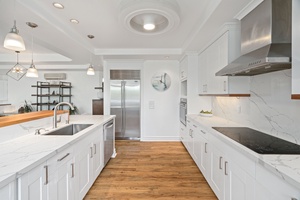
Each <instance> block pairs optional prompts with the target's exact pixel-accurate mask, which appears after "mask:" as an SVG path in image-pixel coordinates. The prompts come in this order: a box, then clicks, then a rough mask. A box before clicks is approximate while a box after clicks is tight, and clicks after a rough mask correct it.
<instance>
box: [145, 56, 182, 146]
mask: <svg viewBox="0 0 300 200" xmlns="http://www.w3.org/2000/svg"><path fill="white" fill-rule="evenodd" d="M157 72H166V73H168V75H170V77H171V86H170V88H169V89H168V90H166V91H164V92H159V91H157V90H155V89H154V88H153V87H152V85H151V78H152V76H153V75H154V74H155V73H157ZM143 79H144V107H143V110H144V119H143V130H142V131H143V135H142V140H159V141H162V140H179V97H180V94H179V88H180V80H179V63H178V61H146V62H145V63H144V66H143ZM150 101H154V104H155V108H154V109H150V108H149V102H150Z"/></svg>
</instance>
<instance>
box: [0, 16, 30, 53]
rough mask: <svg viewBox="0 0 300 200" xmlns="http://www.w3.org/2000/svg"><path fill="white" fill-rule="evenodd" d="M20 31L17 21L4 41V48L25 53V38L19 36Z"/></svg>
mask: <svg viewBox="0 0 300 200" xmlns="http://www.w3.org/2000/svg"><path fill="white" fill-rule="evenodd" d="M18 33H19V31H18V29H17V27H16V21H14V26H13V28H12V29H11V31H10V32H9V33H8V34H7V35H6V37H5V40H4V44H3V46H4V48H6V49H9V50H13V51H25V50H26V48H25V44H24V40H23V38H22V37H21V36H20V35H19V34H18Z"/></svg>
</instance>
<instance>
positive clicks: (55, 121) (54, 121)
mask: <svg viewBox="0 0 300 200" xmlns="http://www.w3.org/2000/svg"><path fill="white" fill-rule="evenodd" d="M60 105H68V106H70V108H71V110H74V107H73V106H72V104H70V103H69V102H60V103H58V104H56V106H55V107H54V114H53V128H57V108H58V107H59V106H60Z"/></svg>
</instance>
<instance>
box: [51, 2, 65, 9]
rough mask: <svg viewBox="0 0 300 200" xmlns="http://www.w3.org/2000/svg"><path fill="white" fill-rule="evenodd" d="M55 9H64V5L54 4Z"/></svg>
mask: <svg viewBox="0 0 300 200" xmlns="http://www.w3.org/2000/svg"><path fill="white" fill-rule="evenodd" d="M52 5H53V6H54V7H55V8H58V9H64V8H65V7H64V5H62V4H61V3H58V2H53V4H52Z"/></svg>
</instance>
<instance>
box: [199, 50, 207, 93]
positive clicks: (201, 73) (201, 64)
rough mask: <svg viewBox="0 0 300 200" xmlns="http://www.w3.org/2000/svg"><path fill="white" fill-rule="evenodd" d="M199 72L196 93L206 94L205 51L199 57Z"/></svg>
mask: <svg viewBox="0 0 300 200" xmlns="http://www.w3.org/2000/svg"><path fill="white" fill-rule="evenodd" d="M198 62H199V66H198V67H199V70H198V77H199V79H198V93H199V94H206V93H207V51H203V52H202V53H201V54H200V55H199V60H198Z"/></svg>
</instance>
